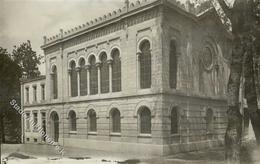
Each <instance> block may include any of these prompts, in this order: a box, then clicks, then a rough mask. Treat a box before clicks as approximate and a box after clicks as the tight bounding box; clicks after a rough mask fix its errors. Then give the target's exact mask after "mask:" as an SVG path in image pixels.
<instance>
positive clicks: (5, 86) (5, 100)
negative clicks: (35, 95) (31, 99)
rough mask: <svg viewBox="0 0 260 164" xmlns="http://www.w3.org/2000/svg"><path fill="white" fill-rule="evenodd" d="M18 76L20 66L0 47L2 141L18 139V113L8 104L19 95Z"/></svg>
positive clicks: (0, 125)
mask: <svg viewBox="0 0 260 164" xmlns="http://www.w3.org/2000/svg"><path fill="white" fill-rule="evenodd" d="M20 77H21V68H20V67H19V66H18V65H17V64H16V63H15V62H14V61H13V60H12V59H11V58H10V54H9V53H8V52H7V50H6V49H3V48H1V47H0V132H1V138H2V139H3V141H5V139H8V140H9V141H20V139H19V138H20V136H21V135H20V129H21V128H20V124H21V121H20V115H19V114H18V113H16V112H15V110H11V109H10V105H9V101H10V100H11V99H13V98H17V97H19V96H20V95H19V91H20V81H19V78H20ZM7 137H8V138H7Z"/></svg>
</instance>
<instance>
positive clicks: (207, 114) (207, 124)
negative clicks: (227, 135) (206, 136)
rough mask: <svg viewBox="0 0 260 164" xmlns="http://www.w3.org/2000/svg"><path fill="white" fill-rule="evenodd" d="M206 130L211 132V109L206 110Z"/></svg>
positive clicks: (212, 124)
mask: <svg viewBox="0 0 260 164" xmlns="http://www.w3.org/2000/svg"><path fill="white" fill-rule="evenodd" d="M205 119H206V132H207V133H211V132H213V129H214V127H213V126H214V122H213V119H214V118H213V111H212V109H207V111H206V118H205Z"/></svg>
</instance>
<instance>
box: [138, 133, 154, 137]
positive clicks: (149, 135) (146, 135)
mask: <svg viewBox="0 0 260 164" xmlns="http://www.w3.org/2000/svg"><path fill="white" fill-rule="evenodd" d="M138 137H139V138H152V135H151V134H139V135H138Z"/></svg>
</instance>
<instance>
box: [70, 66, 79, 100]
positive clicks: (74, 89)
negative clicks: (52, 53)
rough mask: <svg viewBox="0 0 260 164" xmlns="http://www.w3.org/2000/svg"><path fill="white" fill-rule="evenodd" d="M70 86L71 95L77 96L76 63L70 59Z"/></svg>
mask: <svg viewBox="0 0 260 164" xmlns="http://www.w3.org/2000/svg"><path fill="white" fill-rule="evenodd" d="M70 69H71V72H70V87H71V97H77V96H78V75H77V71H76V63H75V62H74V61H72V62H71V63H70Z"/></svg>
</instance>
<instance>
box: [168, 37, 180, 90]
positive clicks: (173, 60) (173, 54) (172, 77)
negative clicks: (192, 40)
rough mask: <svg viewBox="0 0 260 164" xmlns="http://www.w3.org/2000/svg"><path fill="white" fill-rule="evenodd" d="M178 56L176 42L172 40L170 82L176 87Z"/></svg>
mask: <svg viewBox="0 0 260 164" xmlns="http://www.w3.org/2000/svg"><path fill="white" fill-rule="evenodd" d="M177 60H178V58H177V52H176V42H175V40H172V41H171V42H170V54H169V82H170V87H171V88H174V89H176V87H177V68H178V61H177Z"/></svg>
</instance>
